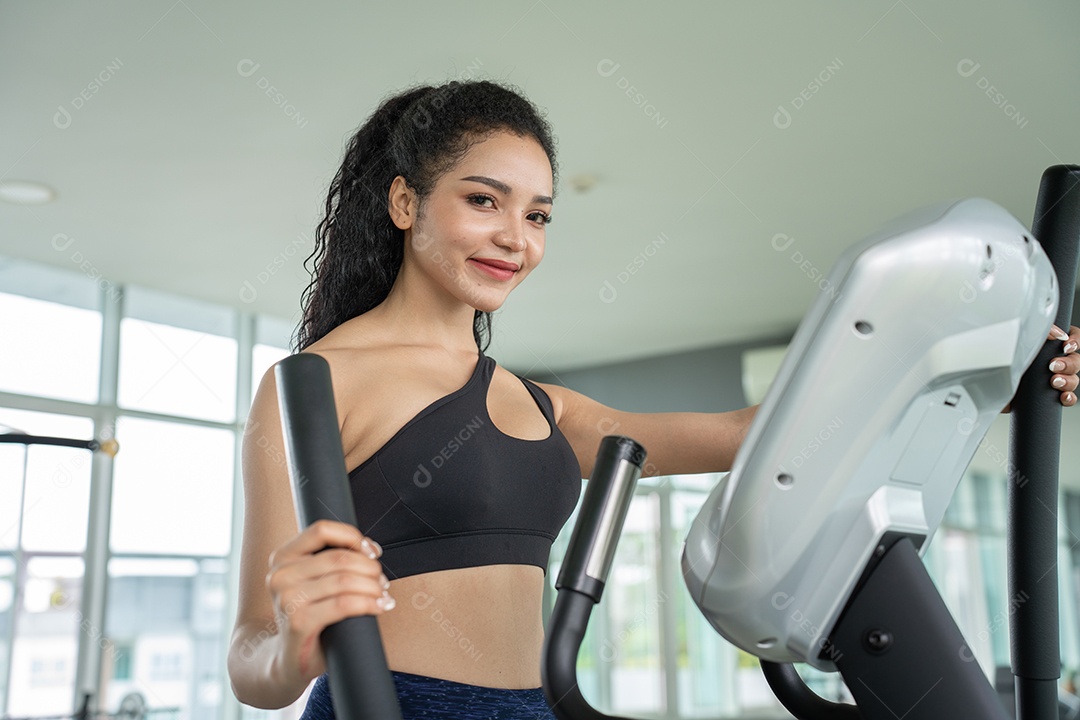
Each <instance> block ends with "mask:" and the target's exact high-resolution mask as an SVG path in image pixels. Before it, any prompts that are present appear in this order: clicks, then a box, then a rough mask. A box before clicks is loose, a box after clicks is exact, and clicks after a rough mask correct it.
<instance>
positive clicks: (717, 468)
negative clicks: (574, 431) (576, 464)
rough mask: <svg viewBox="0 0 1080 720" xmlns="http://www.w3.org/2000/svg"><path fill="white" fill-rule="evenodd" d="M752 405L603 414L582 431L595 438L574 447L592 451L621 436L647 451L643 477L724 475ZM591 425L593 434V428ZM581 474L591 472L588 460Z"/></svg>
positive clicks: (743, 435)
mask: <svg viewBox="0 0 1080 720" xmlns="http://www.w3.org/2000/svg"><path fill="white" fill-rule="evenodd" d="M756 412H757V406H754V407H749V408H744V409H742V410H733V411H730V412H724V413H696V412H667V413H630V412H620V411H615V412H610V413H605V415H604V417H603V418H602V419H601V421H599V422H596V423H590V424H589V425H585V426H582V425H578V427H587V428H589V430H586V432H590V431H591V435H592V436H594V437H592V436H591V437H589V438H585V437H581V438H577V442H573V441H572V443H573V444H574V445H575V446H577V447H583V448H588V447H589V446H591V447H592V450H591V452H592V453H593V454H595V448H596V447H597V445H598V444H599V442H600V440H601V439H602V437H603V436H604V435H625V436H627V437H630V438H633V439H634V440H636V441H637V442H639V443H641V444H642V445H643V446H644V447H645V450H646V452H647V453H648V454H647V456H646V459H645V467H644V468H643V470H642V475H644V476H653V475H689V474H695V473H708V472H726V471H728V470H730V469H731V465H732V463H733V462H734V460H735V455H736V453H737V452H738V451H739V446H740V445H742V442H743V440H744V439H745V438H746V433H747V430H748V429H749V427H750V422H751V420H753V418H754V414H755V413H756ZM593 427H595V431H592V428H593ZM579 461H580V462H581V466H582V471H583V475H584V476H585V477H588V476H589V475H590V474H591V472H592V464H593V462H594V459H593V458H590V457H587V456H585V457H580V458H579Z"/></svg>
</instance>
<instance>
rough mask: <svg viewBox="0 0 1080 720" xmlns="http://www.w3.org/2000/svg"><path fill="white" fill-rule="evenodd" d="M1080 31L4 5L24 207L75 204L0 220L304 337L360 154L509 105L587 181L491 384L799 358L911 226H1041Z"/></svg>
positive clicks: (453, 11)
mask: <svg viewBox="0 0 1080 720" xmlns="http://www.w3.org/2000/svg"><path fill="white" fill-rule="evenodd" d="M1077 28H1080V4H1077V3H1059V2H1034V3H1007V4H1005V3H998V4H990V3H984V2H974V1H972V0H964V1H963V2H952V3H938V2H931V1H929V0H896V1H895V2H890V1H889V0H885V2H866V3H845V4H834V5H831V6H823V5H821V4H815V3H799V2H783V3H748V2H747V3H720V2H708V3H705V2H700V3H689V2H684V3H660V2H641V1H635V2H624V3H586V2H580V1H578V2H570V1H567V0H536V1H535V2H524V3H505V2H503V3H492V2H487V1H479V2H471V3H468V4H465V3H456V2H427V3H419V2H414V3H405V2H401V3H379V4H374V3H354V2H307V3H302V4H301V3H289V4H284V3H281V4H267V3H262V2H259V3H256V2H228V3H221V2H211V1H210V0H161V1H160V2H158V1H151V2H111V3H83V2H75V1H74V0H55V1H53V2H48V3H21V2H10V1H3V2H0V63H2V67H3V68H4V69H5V72H3V74H2V76H0V83H2V85H0V97H2V98H3V103H2V104H0V179H8V180H10V179H20V180H35V181H40V182H44V183H47V184H49V185H51V186H53V187H54V188H56V190H57V192H58V198H57V200H56V201H55V202H53V203H51V204H47V205H38V206H17V205H9V204H3V203H0V254H3V255H8V256H13V257H18V258H26V259H32V260H35V261H39V262H44V263H48V264H50V265H54V266H58V267H63V268H68V269H71V270H74V271H77V272H85V273H88V274H90V273H93V274H96V275H100V276H101V277H103V278H105V279H106V280H107V281H109V282H114V283H136V284H140V285H144V286H148V287H152V288H158V289H162V290H166V291H169V292H174V293H179V294H182V295H186V296H189V297H195V298H200V299H204V300H208V301H213V302H215V303H225V304H228V305H231V306H234V307H237V308H240V309H243V310H249V311H255V312H259V313H264V314H268V315H272V316H276V317H280V318H284V319H288V320H290V321H295V320H296V319H297V317H298V309H299V296H300V292H301V290H302V289H303V287H304V285H305V284H306V279H307V275H306V272H305V271H304V268H303V258H304V257H305V256H306V255H307V254H308V252H309V251H310V248H311V237H312V235H313V230H314V228H315V226H316V224H317V222H318V220H319V217H320V215H319V212H320V209H321V206H322V204H323V203H324V201H325V194H326V190H327V186H328V183H329V181H330V179H331V178H332V177H333V175H334V173H335V171H336V169H337V167H338V164H339V163H340V160H341V152H342V148H343V145H344V143H345V142H346V141H347V139H348V138H349V137H350V135H351V134H352V133H353V132H354V131H355V130H356V128H357V127H358V126H359V125H360V124H361V123H362V122H363V121H364V120H365V119H366V117H367V116H368V115H369V114H370V113H371V112H372V110H373V109H374V108H375V107H376V105H377V104H378V103H379V101H380V100H381V99H382V98H383V97H385V96H386V95H388V94H391V93H393V92H396V91H398V90H400V89H403V88H405V87H406V86H409V85H411V84H414V83H420V82H434V83H437V82H442V81H445V80H448V79H452V78H464V77H473V78H479V77H483V78H490V79H496V80H500V81H504V82H509V83H512V84H514V85H516V86H518V87H519V88H521V89H522V90H523V91H524V92H525V93H526V94H527V95H528V96H529V97H530V98H531V99H532V100H533V101H534V102H536V103H537V104H538V105H539V106H541V107H542V108H545V109H546V111H547V114H548V117H549V119H550V120H551V122H552V124H553V126H554V128H555V132H556V135H557V137H558V143H559V153H560V155H559V160H560V164H561V168H562V173H561V182H560V185H559V188H558V193H559V195H558V198H557V200H556V204H555V209H554V212H553V215H554V216H555V222H554V223H553V224H552V225H551V226H550V227H549V228H548V241H547V254H546V257H545V259H544V262H543V264H542V265H541V266H540V268H539V269H537V270H536V271H534V272H533V273H532V275H530V277H529V279H528V280H527V282H525V283H524V284H523V285H522V286H521V287H520V288H518V289H517V290H516V291H515V292H514V294H513V295H512V296H511V297H510V299H509V300H508V301H507V303H506V305H505V306H504V308H503V309H502V310H501V311H500V312H499V313H498V314H497V315H496V318H495V329H496V339H495V342H494V343H493V348H492V350H491V352H490V354H491V355H492V356H494V357H497V358H499V361H500V362H501V363H502V364H504V365H506V366H510V367H515V368H524V369H528V370H529V371H533V372H543V371H545V370H547V371H557V370H561V369H570V368H575V367H584V366H591V365H598V364H602V363H606V362H614V361H619V360H627V359H632V358H638V357H643V356H649V355H658V354H663V353H669V352H675V351H679V350H685V349H692V348H699V347H704V346H709V345H716V344H724V343H730V342H737V341H747V340H755V339H761V338H770V337H777V336H779V335H783V334H784V333H787V332H790V331H791V330H792V329H793V328H794V327H795V325H796V324H797V323H798V321H799V319H800V318H801V317H802V316H803V314H804V313H805V312H806V310H807V308H808V307H809V305H810V303H811V302H812V301H813V299H814V298H815V296H816V293H818V292H820V291H819V289H818V286H817V284H816V283H815V282H814V280H813V277H812V275H813V272H812V270H813V271H820V272H824V271H826V270H827V269H828V268H829V266H830V265H831V264H832V262H833V261H834V260H835V259H836V257H837V256H838V255H839V254H840V252H841V251H842V250H843V249H844V248H845V247H846V246H848V245H850V244H851V243H853V242H855V241H857V240H858V239H859V238H860V237H861V236H863V235H865V234H867V233H869V232H871V231H873V230H874V229H876V228H877V227H879V226H881V225H882V224H884V223H885V222H887V221H888V220H889V219H891V218H892V217H894V216H896V215H899V214H902V213H905V212H907V211H909V210H912V209H913V208H918V207H920V206H922V205H927V204H931V203H937V202H940V201H942V200H948V199H952V198H961V197H974V196H980V197H986V198H989V199H991V200H994V201H995V202H997V203H1000V204H1001V205H1003V206H1004V207H1005V208H1006V209H1008V210H1009V211H1011V212H1012V213H1013V214H1014V215H1016V216H1017V217H1018V218H1020V220H1021V221H1023V222H1024V223H1025V224H1026V225H1029V224H1030V222H1031V217H1032V212H1033V207H1034V202H1035V194H1036V190H1037V185H1038V180H1039V176H1040V174H1041V173H1042V171H1043V170H1044V169H1045V168H1046V167H1048V166H1050V165H1053V164H1057V163H1063V162H1071V163H1075V162H1080V127H1078V123H1077V121H1078V119H1080V92H1077V77H1078V76H1080V73H1078V71H1080V43H1078V42H1076V39H1075V34H1076V32H1077ZM582 176H592V177H593V178H594V179H595V184H594V185H593V186H592V187H591V189H588V190H587V191H584V192H580V191H578V190H575V188H574V183H573V182H572V181H573V180H574V179H575V178H579V177H582ZM779 234H783V235H785V236H787V237H786V238H784V239H783V241H782V242H776V241H775V238H776V236H777V235H779ZM789 240H790V241H791V242H790V243H789V242H788V241H789ZM777 246H782V247H784V250H783V251H782V252H781V251H778V250H776V249H775V248H776V247H777ZM796 251H797V252H798V253H799V260H797V261H793V259H792V255H793V253H794V252H796ZM538 368H539V369H538Z"/></svg>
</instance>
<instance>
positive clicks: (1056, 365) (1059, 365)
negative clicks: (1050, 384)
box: [1050, 360, 1065, 372]
mask: <svg viewBox="0 0 1080 720" xmlns="http://www.w3.org/2000/svg"><path fill="white" fill-rule="evenodd" d="M1064 369H1065V362H1064V361H1062V360H1055V361H1053V362H1052V363H1050V372H1061V371H1062V370H1064Z"/></svg>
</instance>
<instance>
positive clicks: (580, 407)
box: [536, 383, 624, 477]
mask: <svg viewBox="0 0 1080 720" xmlns="http://www.w3.org/2000/svg"><path fill="white" fill-rule="evenodd" d="M536 385H537V386H538V387H539V388H540V389H542V390H543V391H544V392H545V393H547V395H548V397H549V398H551V407H552V411H553V412H554V414H555V423H556V424H557V425H558V426H559V431H560V432H561V433H562V434H563V435H564V436H565V437H566V439H567V441H568V442H569V443H570V447H572V448H573V450H574V455H576V456H577V460H578V464H579V465H581V473H582V477H589V476H590V475H592V469H593V463H594V462H596V452H597V450H599V449H600V441H601V440H603V439H604V437H606V436H608V435H614V434H616V433H617V432H618V428H619V427H621V425H622V422H621V420H620V416H621V415H624V413H622V412H620V411H618V410H614V409H613V408H609V407H608V406H606V405H603V404H601V403H599V402H597V401H595V400H593V399H592V398H590V397H588V396H586V395H582V394H581V393H579V392H576V391H574V390H571V389H570V388H565V387H562V386H561V385H548V384H547V383H536Z"/></svg>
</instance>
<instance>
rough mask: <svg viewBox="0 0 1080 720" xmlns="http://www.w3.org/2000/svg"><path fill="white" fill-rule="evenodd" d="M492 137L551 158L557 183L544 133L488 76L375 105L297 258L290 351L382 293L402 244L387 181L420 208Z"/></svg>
mask: <svg viewBox="0 0 1080 720" xmlns="http://www.w3.org/2000/svg"><path fill="white" fill-rule="evenodd" d="M498 131H510V132H513V133H515V134H517V135H519V136H522V137H532V138H534V139H535V140H536V141H537V142H538V143H539V144H540V146H541V147H542V148H543V149H544V152H545V153H546V154H547V156H548V160H549V161H550V162H551V169H552V186H553V187H554V183H555V181H556V179H557V166H556V162H555V141H554V139H553V137H552V133H551V128H550V126H549V125H548V123H547V120H546V119H545V118H544V116H543V115H542V114H541V112H540V111H539V110H538V109H537V108H536V106H534V105H533V104H532V102H530V101H529V100H528V99H527V98H525V97H524V96H523V95H522V94H521V93H520V92H519V91H517V90H516V89H515V88H512V87H510V86H505V85H502V84H499V83H495V82H491V81H488V80H468V81H457V80H454V81H451V82H448V83H445V84H443V85H441V86H437V87H433V86H430V85H427V86H421V87H415V88H411V89H408V90H405V91H403V92H401V93H399V94H397V95H394V96H392V97H389V98H386V99H384V100H383V101H382V103H381V104H380V105H379V107H378V109H377V110H376V111H375V113H374V114H373V115H372V116H371V117H370V118H369V119H368V121H367V122H366V123H364V125H363V126H361V127H360V129H359V130H358V131H357V132H356V134H355V135H354V136H353V137H352V139H351V140H350V141H349V143H348V146H347V147H346V150H345V157H344V160H343V161H342V163H341V167H340V168H339V169H338V172H337V174H336V175H335V176H334V179H333V181H332V182H331V183H330V192H329V195H328V196H327V198H326V216H325V217H324V218H323V220H322V222H320V223H319V226H318V229H317V230H316V232H315V248H314V250H312V253H311V255H309V256H308V258H307V260H306V261H305V262H304V266H305V267H307V268H308V269H309V272H310V273H311V282H310V283H309V284H308V286H307V288H306V289H305V290H304V293H303V295H302V297H301V301H300V302H301V307H302V309H303V317H302V318H301V320H300V323H299V325H298V326H297V329H296V334H295V337H294V338H293V346H294V350H297V351H299V350H303V349H304V348H306V347H308V346H309V345H311V344H312V343H313V342H315V341H316V340H318V339H319V338H321V337H323V336H325V335H326V334H327V333H328V332H330V331H331V330H333V329H334V328H335V327H337V326H338V325H340V324H342V323H343V322H345V321H346V320H349V319H351V318H354V317H356V316H357V315H361V314H363V313H365V312H367V311H368V310H370V309H372V308H373V307H375V306H376V305H378V304H379V303H381V302H382V301H383V300H385V299H386V297H387V295H389V293H390V288H391V286H393V284H394V279H395V278H396V277H397V274H398V271H399V270H400V269H401V263H402V259H403V257H404V245H405V233H404V231H403V230H400V229H399V228H398V227H397V226H396V225H394V223H393V221H392V220H391V218H390V213H389V207H388V195H389V191H390V185H391V183H392V182H393V180H394V178H395V177H397V176H398V175H401V176H402V177H404V178H405V180H406V182H407V184H408V186H409V187H410V188H412V189H413V190H415V191H416V194H417V198H418V204H419V205H420V207H421V208H422V206H423V202H424V199H425V198H426V197H427V196H428V195H429V194H430V193H431V190H432V189H433V188H434V186H435V183H436V181H437V180H438V179H439V177H440V176H441V175H442V174H443V173H445V172H446V171H448V170H450V169H451V168H452V167H453V166H454V165H455V164H456V163H457V162H458V161H459V160H461V158H462V157H463V156H464V155H465V153H466V152H468V150H469V148H470V147H472V146H473V145H474V144H476V143H477V142H480V141H482V140H483V139H484V138H486V137H487V136H489V135H490V134H491V133H494V132H498ZM420 212H422V209H421V210H420ZM308 263H311V265H310V267H309V266H308ZM473 337H474V338H475V340H476V345H477V347H478V348H480V349H481V350H486V349H487V346H488V344H489V343H490V342H491V313H486V312H481V311H479V310H477V311H476V313H475V315H474V317H473Z"/></svg>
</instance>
